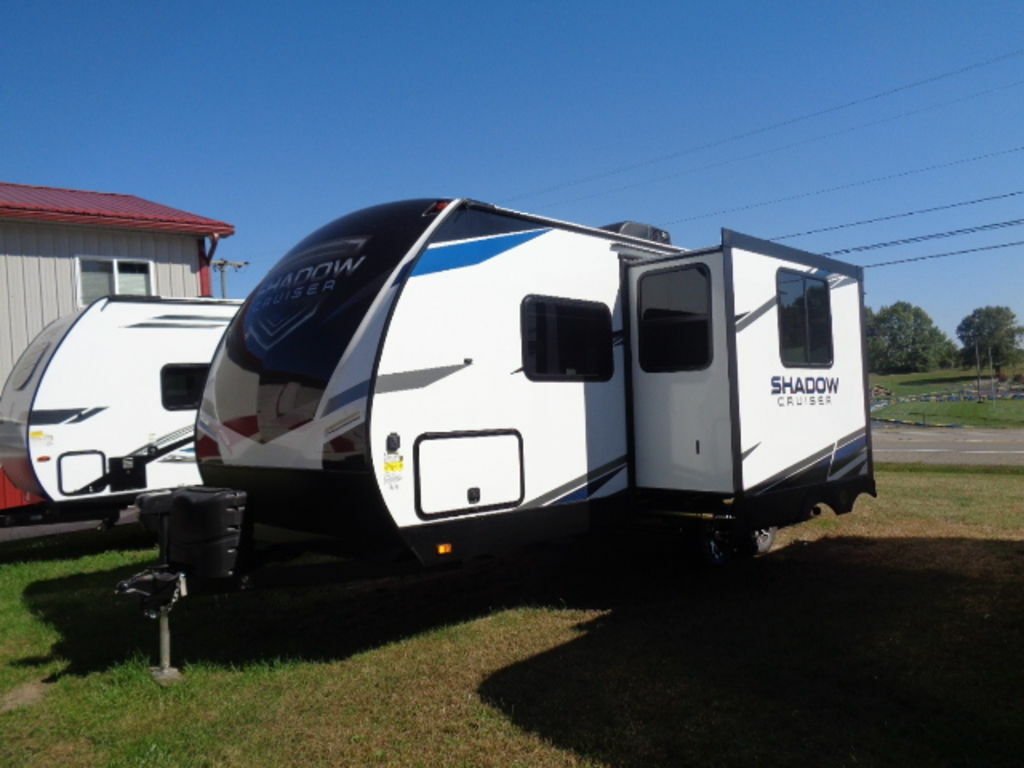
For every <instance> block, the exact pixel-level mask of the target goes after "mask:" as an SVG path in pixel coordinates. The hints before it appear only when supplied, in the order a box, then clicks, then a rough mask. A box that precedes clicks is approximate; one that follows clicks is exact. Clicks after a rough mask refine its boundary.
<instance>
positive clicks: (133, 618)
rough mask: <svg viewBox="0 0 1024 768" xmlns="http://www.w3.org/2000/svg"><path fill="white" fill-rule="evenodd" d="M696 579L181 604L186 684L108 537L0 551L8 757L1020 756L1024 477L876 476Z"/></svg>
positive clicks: (52, 762) (497, 761) (579, 567)
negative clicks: (850, 502) (162, 674)
mask: <svg viewBox="0 0 1024 768" xmlns="http://www.w3.org/2000/svg"><path fill="white" fill-rule="evenodd" d="M878 480H879V491H880V497H879V498H878V499H862V500H861V501H860V502H859V503H858V506H857V509H856V511H855V512H854V513H853V514H850V515H846V516H844V517H835V516H833V515H831V513H827V514H826V515H823V516H822V517H820V518H818V519H816V520H814V521H812V522H810V523H807V524H804V525H801V526H797V527H794V528H791V529H787V530H785V531H782V532H780V541H779V548H778V549H777V550H776V551H774V552H772V553H770V554H769V555H767V556H765V557H762V558H758V559H756V560H754V561H750V562H747V563H738V564H736V565H735V566H734V567H730V568H726V569H720V570H710V571H709V570H702V569H699V568H697V567H694V566H693V565H691V564H690V563H689V562H688V561H687V560H686V559H684V558H683V557H682V556H681V554H680V552H679V551H678V544H677V542H675V541H673V540H671V539H666V538H665V537H659V538H658V539H657V540H655V541H643V540H633V539H626V540H623V539H615V540H603V541H590V542H574V543H568V544H558V545H547V546H545V547H542V548H538V549H536V550H534V551H532V552H529V553H524V554H522V555H520V556H517V557H515V558H512V559H509V560H503V561H488V562H484V563H479V564H474V565H472V566H468V567H466V568H463V569H461V570H458V571H451V572H439V573H429V574H423V575H420V576H416V577H405V578H397V579H390V580H379V581H374V582H370V583H364V584H357V585H348V586H343V585H335V586H321V587H315V588H313V587H306V588H302V589H297V588H292V589H287V590H278V591H274V592H251V593H243V594H236V595H230V596H217V597H189V598H188V599H186V600H185V601H184V602H183V603H182V604H180V605H179V607H178V608H176V610H175V611H174V613H173V614H172V625H173V629H174V633H175V635H174V640H175V646H174V654H175V660H176V662H177V663H178V664H179V665H181V666H182V667H183V669H184V671H185V675H186V679H185V681H184V682H183V683H181V684H179V685H178V686H176V687H173V688H167V689H163V688H160V687H158V686H157V685H156V684H154V682H153V681H152V680H151V679H150V677H149V674H148V671H147V667H148V664H149V663H150V658H149V657H150V654H151V653H153V652H154V651H155V645H156V625H155V623H154V622H152V621H149V620H146V619H143V618H142V617H141V616H140V615H139V614H138V612H137V610H136V608H135V606H134V604H133V603H132V601H130V600H129V601H124V600H121V599H118V598H115V597H114V596H113V586H114V584H115V583H116V582H117V581H118V580H119V579H122V578H124V577H125V576H127V575H129V574H130V573H132V572H133V571H135V570H137V569H139V568H140V567H142V566H143V565H144V564H146V563H148V562H150V561H152V559H153V557H154V550H153V549H152V548H151V547H150V546H149V542H148V541H147V540H146V539H145V538H144V537H143V536H141V534H140V533H139V532H138V531H135V530H132V529H129V528H119V529H116V530H114V531H111V532H107V533H102V534H101V533H85V534H76V535H73V536H64V537H57V538H53V539H44V540H37V541H33V542H14V543H11V544H6V545H2V546H0V563H2V564H0V766H5V767H7V766H9V767H10V768H15V767H17V768H22V767H23V766H69V767H73V766H114V767H117V768H121V767H123V768H158V767H159V768H163V767H165V766H166V767H167V768H171V767H172V766H173V767H174V768H190V767H199V766H238V767H239V768H242V767H244V768H256V767H259V766H303V768H306V767H317V766H524V767H526V766H529V767H530V768H533V767H534V766H625V767H627V768H634V767H635V768H640V766H644V767H645V768H649V767H650V766H662V765H667V766H680V765H698V766H706V765H710V766H751V765H760V766H765V765H785V766H791V765H797V766H801V765H802V766H818V765H829V766H865V765H867V766H879V765H885V766H888V765H891V766H907V765H913V766H959V765H962V766H973V765H977V766H1017V765H1019V764H1020V759H1021V755H1024V696H1022V695H1021V691H1022V690H1024V663H1022V659H1021V654H1022V652H1024V473H1022V472H1021V471H1014V470H1010V469H1000V470H999V471H988V470H985V469H981V470H977V471H972V470H963V469H950V468H942V467H940V468H927V467H924V468H921V467H914V468H911V467H905V466H900V465H893V466H887V467H885V468H884V469H883V470H882V471H880V472H879V474H878Z"/></svg>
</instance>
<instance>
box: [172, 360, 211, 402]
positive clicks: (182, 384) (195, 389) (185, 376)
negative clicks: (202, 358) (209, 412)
mask: <svg viewBox="0 0 1024 768" xmlns="http://www.w3.org/2000/svg"><path fill="white" fill-rule="evenodd" d="M209 371H210V366H209V365H207V364H205V363H174V364H172V365H165V366H164V367H163V368H161V369H160V399H161V400H162V401H163V404H164V408H166V409H167V410H168V411H189V410H195V409H196V408H198V407H199V402H200V401H201V400H202V398H203V387H204V386H205V385H206V374H207V373H209Z"/></svg>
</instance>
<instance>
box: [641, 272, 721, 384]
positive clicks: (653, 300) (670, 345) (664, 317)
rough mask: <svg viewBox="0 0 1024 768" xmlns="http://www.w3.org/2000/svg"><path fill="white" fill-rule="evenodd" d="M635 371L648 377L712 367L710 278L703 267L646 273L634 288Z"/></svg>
mask: <svg viewBox="0 0 1024 768" xmlns="http://www.w3.org/2000/svg"><path fill="white" fill-rule="evenodd" d="M638 290H639V294H640V297H639V305H640V307H639V328H638V334H637V335H638V340H639V346H640V367H641V368H643V369H644V370H645V371H647V372H649V373H665V372H669V371H696V370H700V369H702V368H707V367H708V366H709V365H711V275H710V274H709V273H708V269H707V267H705V266H702V265H696V266H692V267H683V268H682V269H670V270H664V271H661V272H649V273H647V274H646V275H643V276H642V277H641V278H640V285H639V289H638Z"/></svg>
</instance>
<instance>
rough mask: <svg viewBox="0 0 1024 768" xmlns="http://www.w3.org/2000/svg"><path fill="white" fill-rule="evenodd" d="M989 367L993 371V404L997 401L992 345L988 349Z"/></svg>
mask: <svg viewBox="0 0 1024 768" xmlns="http://www.w3.org/2000/svg"><path fill="white" fill-rule="evenodd" d="M988 367H989V368H991V369H992V402H993V403H995V401H996V367H995V365H994V364H993V362H992V345H991V344H989V347H988Z"/></svg>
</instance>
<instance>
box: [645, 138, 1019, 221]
mask: <svg viewBox="0 0 1024 768" xmlns="http://www.w3.org/2000/svg"><path fill="white" fill-rule="evenodd" d="M1021 150H1024V146H1019V147H1011V148H1010V149H1001V150H998V151H996V152H986V153H985V154H983V155H975V156H973V157H964V158H961V159H959V160H952V161H950V162H948V163H937V164H935V165H928V166H925V167H923V168H913V169H911V170H909V171H901V172H899V173H892V174H889V175H887V176H876V177H875V178H872V179H864V180H862V181H854V182H850V183H849V184H840V185H838V186H835V187H823V188H822V189H816V190H812V191H810V192H801V193H799V194H796V195H788V196H786V197H777V198H775V199H773V200H762V201H761V202H757V203H749V204H747V205H740V206H736V207H735V208H722V209H721V210H717V211H709V212H708V213H700V214H697V215H696V216H688V217H686V218H684V219H674V220H672V221H668V222H665V223H666V224H683V223H685V222H688V221H696V220H697V219H706V218H708V217H710V216H720V215H722V214H723V213H736V212H737V211H749V210H750V209H752V208H763V207H765V206H768V205H775V204H777V203H787V202H791V201H793V200H803V199H804V198H807V197H815V196H817V195H824V194H828V193H829V192H841V191H842V190H845V189H853V188H855V187H863V186H866V185H868V184H877V183H878V182H881V181H892V180H893V179H902V178H905V177H907V176H914V175H916V174H919V173H927V172H928V171H938V170H942V169H943V168H952V167H954V166H957V165H964V164H966V163H973V162H977V161H978V160H988V159H990V158H993V157H1000V156H1002V155H1009V154H1012V153H1014V152H1020V151H1021Z"/></svg>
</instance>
